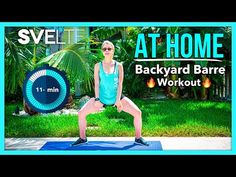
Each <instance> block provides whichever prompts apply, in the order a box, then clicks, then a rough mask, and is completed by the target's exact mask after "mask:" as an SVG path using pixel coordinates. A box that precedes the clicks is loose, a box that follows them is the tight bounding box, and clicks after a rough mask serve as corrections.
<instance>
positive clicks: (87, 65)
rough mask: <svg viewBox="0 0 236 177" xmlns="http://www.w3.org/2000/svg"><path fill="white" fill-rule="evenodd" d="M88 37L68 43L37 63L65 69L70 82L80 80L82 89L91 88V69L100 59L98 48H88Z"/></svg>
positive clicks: (72, 83)
mask: <svg viewBox="0 0 236 177" xmlns="http://www.w3.org/2000/svg"><path fill="white" fill-rule="evenodd" d="M87 43H88V39H84V40H81V41H79V42H78V43H76V44H73V45H69V46H67V47H66V48H64V49H62V50H59V51H58V52H56V53H53V54H51V55H49V56H47V57H45V58H43V59H41V60H40V61H39V62H38V63H37V65H38V66H39V65H42V64H45V63H47V64H49V65H50V66H52V67H56V68H58V69H60V70H63V71H65V73H66V75H67V77H68V79H69V81H70V84H71V85H74V84H75V82H76V81H78V80H79V81H82V82H83V84H82V86H83V89H85V90H86V91H91V90H92V89H93V69H94V65H95V63H96V62H97V61H99V60H100V59H101V55H102V53H101V50H100V49H90V48H89V45H87Z"/></svg>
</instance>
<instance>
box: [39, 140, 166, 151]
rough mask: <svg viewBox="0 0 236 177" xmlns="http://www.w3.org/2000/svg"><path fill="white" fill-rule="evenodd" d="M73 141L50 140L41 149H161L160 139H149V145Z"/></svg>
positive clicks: (123, 142)
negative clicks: (80, 143)
mask: <svg viewBox="0 0 236 177" xmlns="http://www.w3.org/2000/svg"><path fill="white" fill-rule="evenodd" d="M71 143H73V141H49V142H47V143H45V144H44V145H43V146H42V147H41V149H40V150H159V151H162V146H161V142H160V141H148V143H149V146H143V145H138V144H134V142H133V141H89V142H88V143H87V144H82V145H79V146H70V145H71Z"/></svg>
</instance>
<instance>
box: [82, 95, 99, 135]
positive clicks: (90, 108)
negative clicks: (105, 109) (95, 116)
mask: <svg viewBox="0 0 236 177" xmlns="http://www.w3.org/2000/svg"><path fill="white" fill-rule="evenodd" d="M94 103H95V98H91V99H90V100H89V101H88V102H87V103H86V104H85V105H84V106H83V107H82V108H81V109H80V110H79V112H78V119H79V130H80V138H82V139H85V138H86V127H87V121H86V116H87V115H88V114H90V113H95V112H99V111H100V109H101V108H102V106H103V104H102V103H101V105H99V107H96V106H95V105H94Z"/></svg>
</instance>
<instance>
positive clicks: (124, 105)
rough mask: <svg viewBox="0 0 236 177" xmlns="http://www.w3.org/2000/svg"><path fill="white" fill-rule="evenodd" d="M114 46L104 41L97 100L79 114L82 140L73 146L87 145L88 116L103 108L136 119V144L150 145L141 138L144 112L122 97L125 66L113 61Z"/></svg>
mask: <svg viewBox="0 0 236 177" xmlns="http://www.w3.org/2000/svg"><path fill="white" fill-rule="evenodd" d="M114 49H115V48H114V45H113V44H112V43H111V42H110V41H107V40H106V41H104V42H103V44H102V51H103V55H104V60H103V61H102V62H99V63H97V64H96V65H95V67H94V80H95V98H91V99H90V100H89V101H88V102H87V103H86V104H85V105H84V106H83V107H82V108H81V109H80V110H79V112H78V117H79V129H80V138H79V139H78V140H77V141H75V142H74V143H72V146H76V145H80V144H83V143H87V142H88V141H87V138H86V133H85V132H86V116H87V115H88V114H90V113H94V112H99V111H100V109H101V108H102V107H106V106H116V107H117V110H118V112H121V111H125V112H127V113H129V114H131V115H132V116H133V117H134V127H135V143H136V144H141V145H148V143H147V142H146V141H145V140H144V139H143V138H142V137H141V129H142V112H141V111H140V109H139V108H138V107H137V106H136V105H135V104H134V103H133V102H132V101H131V100H130V99H129V98H127V97H125V96H124V95H122V83H123V77H124V73H123V66H122V65H121V64H120V63H118V62H117V61H115V60H114V59H113V55H114Z"/></svg>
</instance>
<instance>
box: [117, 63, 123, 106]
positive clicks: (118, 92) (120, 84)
mask: <svg viewBox="0 0 236 177" xmlns="http://www.w3.org/2000/svg"><path fill="white" fill-rule="evenodd" d="M118 70H119V81H118V91H117V97H116V102H117V101H120V97H121V94H122V87H123V79H124V69H123V65H122V64H121V63H118Z"/></svg>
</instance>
